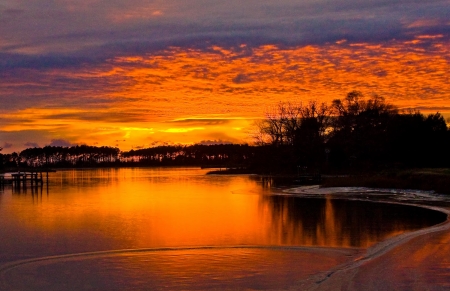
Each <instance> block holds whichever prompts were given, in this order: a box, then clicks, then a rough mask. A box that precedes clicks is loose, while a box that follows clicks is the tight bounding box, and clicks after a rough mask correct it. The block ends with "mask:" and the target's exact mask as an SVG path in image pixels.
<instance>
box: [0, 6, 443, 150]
mask: <svg viewBox="0 0 450 291" xmlns="http://www.w3.org/2000/svg"><path fill="white" fill-rule="evenodd" d="M449 62H450V1H449V0H445V1H434V0H428V1H418V0H398V1H386V0H364V1H363V0H336V1H328V0H327V1H325V0H314V1H313V0H297V1H294V0H278V1H275V0H271V1H267V0H239V1H236V0H229V1H217V0H208V1H206V0H183V1H181V0H164V1H163V0H128V1H118V0H76V1H75V0H14V1H13V0H3V1H0V147H3V151H2V153H10V152H13V151H21V150H23V149H25V148H29V147H43V146H46V145H61V146H70V145H76V144H88V145H97V146H103V145H104V146H117V147H119V148H120V149H121V150H130V149H132V148H134V149H138V148H142V147H150V146H155V145H161V144H166V143H167V144H178V143H182V144H192V143H206V144H208V143H222V142H233V143H244V142H251V141H252V140H251V138H250V133H251V132H252V130H253V122H254V120H255V119H258V118H261V117H263V116H264V112H266V111H267V110H269V109H270V107H272V106H274V105H276V104H277V103H278V102H286V101H289V102H293V103H297V102H307V101H308V100H319V101H326V102H329V101H331V100H333V99H336V98H343V97H345V95H346V94H347V93H348V92H349V91H352V90H360V91H362V92H363V93H364V94H366V95H367V96H370V95H371V94H378V95H381V96H383V97H385V98H386V100H387V101H388V102H390V103H393V104H395V105H397V106H398V107H399V108H412V109H418V110H421V111H422V112H423V113H435V112H437V111H439V112H441V113H443V114H444V115H445V116H446V118H448V117H450V81H449V72H450V65H449Z"/></svg>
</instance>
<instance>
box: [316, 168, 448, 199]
mask: <svg viewBox="0 0 450 291" xmlns="http://www.w3.org/2000/svg"><path fill="white" fill-rule="evenodd" d="M321 187H370V188H384V189H386V188H391V189H415V190H424V191H434V192H436V193H440V194H449V195H450V169H449V168H438V169H405V170H385V171H380V172H375V173H363V174H353V175H335V176H333V175H329V176H326V175H324V176H323V182H322V184H321Z"/></svg>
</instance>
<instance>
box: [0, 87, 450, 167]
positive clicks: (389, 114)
mask: <svg viewBox="0 0 450 291" xmlns="http://www.w3.org/2000/svg"><path fill="white" fill-rule="evenodd" d="M252 137H253V139H254V145H247V144H220V145H201V144H195V145H171V146H158V147H152V148H146V149H138V150H131V151H121V150H120V149H119V148H115V147H106V146H102V147H96V146H89V145H78V146H72V147H53V146H46V147H43V148H28V149H25V150H23V151H22V152H20V153H12V154H3V155H1V154H0V167H2V168H12V167H18V166H19V167H108V166H114V167H121V166H127V167H128V166H208V167H214V166H217V167H229V168H241V169H246V171H247V172H251V173H297V172H298V171H299V169H301V170H302V171H308V172H321V173H328V172H329V173H332V172H348V171H371V170H379V169H387V168H414V167H415V168H418V167H431V168H433V167H449V166H450V150H449V149H450V130H449V128H448V126H447V123H446V121H445V119H444V117H443V116H442V115H441V114H440V113H434V114H428V115H424V114H422V113H421V112H419V111H404V110H403V111H401V110H399V109H398V108H396V107H395V106H393V105H392V104H389V103H387V102H386V101H385V99H384V98H382V97H380V96H377V95H373V96H370V97H368V98H367V97H365V96H364V95H363V94H362V93H361V92H358V91H352V92H350V93H348V94H347V96H346V97H345V98H343V99H336V100H334V101H333V102H331V103H330V104H327V103H319V102H317V101H310V102H308V103H306V104H302V103H300V104H291V103H280V104H278V105H277V106H276V107H275V108H273V110H271V111H270V112H266V114H265V117H264V118H263V119H261V120H260V121H258V122H257V123H256V124H255V133H254V134H253V136H252Z"/></svg>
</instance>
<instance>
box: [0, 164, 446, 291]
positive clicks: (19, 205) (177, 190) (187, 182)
mask: <svg viewBox="0 0 450 291" xmlns="http://www.w3.org/2000/svg"><path fill="white" fill-rule="evenodd" d="M206 172H207V171H206V170H202V169H197V168H121V169H80V170H59V171H58V172H56V173H51V174H50V179H49V184H48V185H44V186H43V187H42V188H41V187H38V188H31V187H28V188H26V189H24V188H22V189H19V190H18V189H12V187H11V186H8V185H7V186H5V187H4V188H3V189H1V190H0V237H1V240H0V264H1V266H0V289H1V290H124V289H128V290H270V289H277V290H280V289H289V288H291V287H292V286H301V284H302V282H304V281H305V280H308V278H310V277H311V276H314V275H315V274H318V273H320V272H324V271H326V270H328V269H330V268H332V267H334V266H337V265H339V264H342V263H344V262H346V261H348V260H352V259H355V258H357V257H358V256H360V255H361V254H362V253H363V252H364V250H365V249H367V248H368V247H370V246H373V245H374V244H376V243H378V242H380V241H383V240H385V239H387V238H390V237H393V236H395V235H399V234H402V233H404V232H410V231H413V230H417V229H420V228H424V227H428V226H431V225H434V224H437V223H439V222H442V221H443V220H445V218H446V216H445V215H444V214H442V213H439V212H436V211H432V210H429V209H425V208H419V207H412V206H402V205H397V204H382V203H373V202H368V201H351V200H342V199H332V197H331V196H325V198H304V197H299V196H292V195H285V194H284V193H283V192H282V190H281V189H277V188H274V187H270V185H268V184H267V183H263V182H262V181H261V178H260V177H258V176H251V175H242V176H225V175H206Z"/></svg>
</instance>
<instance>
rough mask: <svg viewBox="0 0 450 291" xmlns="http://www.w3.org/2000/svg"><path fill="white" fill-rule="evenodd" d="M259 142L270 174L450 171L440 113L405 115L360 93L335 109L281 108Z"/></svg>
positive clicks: (449, 143) (261, 129)
mask: <svg viewBox="0 0 450 291" xmlns="http://www.w3.org/2000/svg"><path fill="white" fill-rule="evenodd" d="M255 138H256V140H257V142H258V144H259V149H258V151H259V152H261V153H260V154H259V155H257V163H258V164H259V165H258V167H259V168H260V169H265V170H266V171H267V170H277V171H284V170H288V171H294V169H295V168H296V167H297V170H298V167H301V168H302V169H304V168H308V169H310V170H313V171H339V170H347V171H348V170H375V169H381V168H392V167H449V166H450V151H449V149H450V131H449V129H448V128H447V124H446V122H445V119H444V117H443V116H442V115H441V114H440V113H435V114H429V115H424V114H422V113H420V112H419V111H400V110H399V109H398V108H397V107H395V106H394V105H392V104H389V103H387V102H386V101H385V99H384V98H383V97H381V96H377V95H374V96H371V97H369V98H366V97H365V96H364V95H363V94H362V93H361V92H358V91H352V92H350V93H348V94H347V96H346V97H345V98H344V99H335V100H333V102H332V103H331V104H326V103H318V102H317V101H311V102H309V103H307V104H299V105H292V104H289V103H287V104H279V105H278V107H277V108H275V110H274V111H273V112H269V113H267V114H266V118H265V119H264V120H262V121H261V122H259V123H258V130H257V132H256V134H255Z"/></svg>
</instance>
